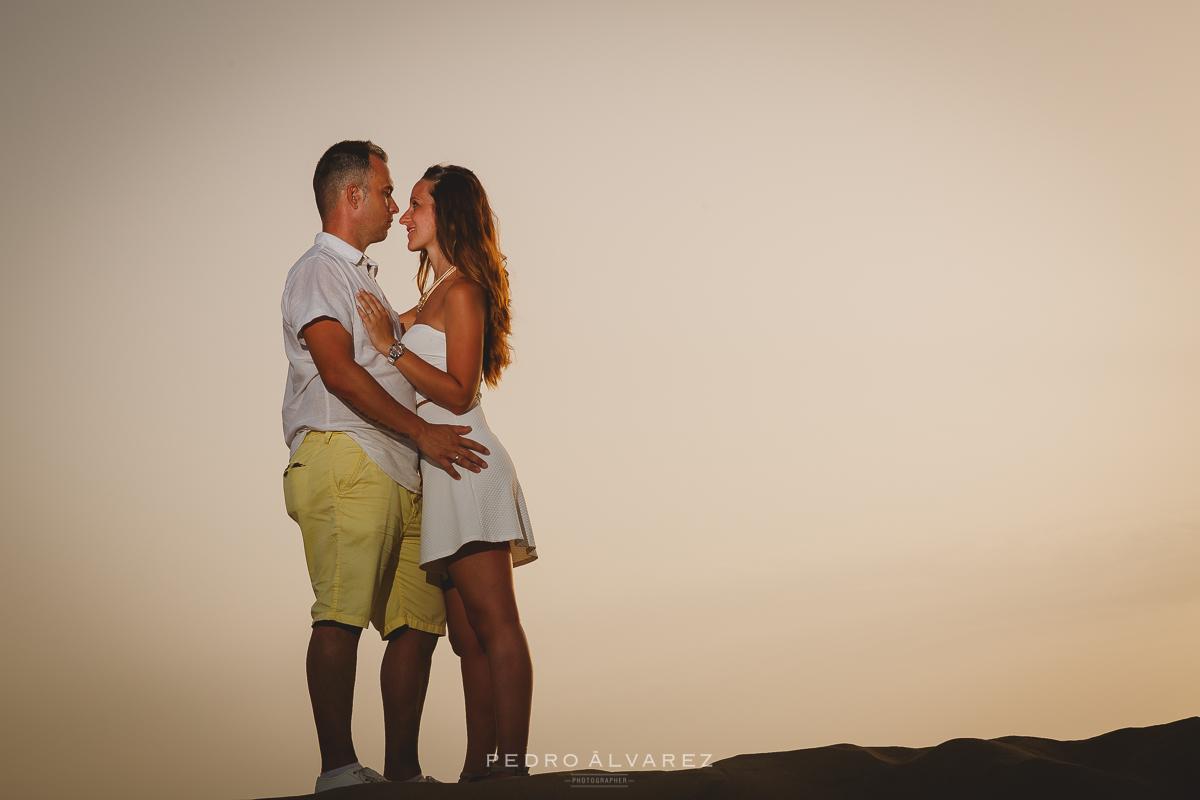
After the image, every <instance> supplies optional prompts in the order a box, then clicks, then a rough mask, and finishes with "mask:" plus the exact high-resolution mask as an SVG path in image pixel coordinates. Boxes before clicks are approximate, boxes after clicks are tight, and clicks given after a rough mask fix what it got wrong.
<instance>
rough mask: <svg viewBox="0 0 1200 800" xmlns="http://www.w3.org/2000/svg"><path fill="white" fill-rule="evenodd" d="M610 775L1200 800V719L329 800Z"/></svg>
mask: <svg viewBox="0 0 1200 800" xmlns="http://www.w3.org/2000/svg"><path fill="white" fill-rule="evenodd" d="M584 774H591V775H596V776H605V775H606V776H610V777H609V778H606V780H614V779H615V780H617V781H619V780H621V778H619V777H617V776H620V775H626V776H627V780H628V783H627V785H626V787H625V788H616V787H607V788H602V787H597V786H595V785H591V786H589V787H588V788H586V789H584V796H585V797H586V796H592V795H593V794H599V796H600V797H601V798H604V797H610V796H611V797H617V798H621V797H623V798H635V797H636V798H664V800H693V799H694V800H701V799H703V800H718V799H719V798H743V797H745V798H805V799H806V800H883V799H884V798H887V799H888V800H894V799H895V798H922V799H924V798H947V799H949V798H955V799H956V800H958V799H960V798H966V799H969V800H998V799H999V798H1013V799H1014V800H1017V799H1018V798H1019V799H1020V800H1041V799H1042V798H1045V799H1046V800H1050V798H1054V800H1069V799H1070V798H1081V799H1082V798H1087V800H1109V799H1110V798H1200V717H1191V718H1189V719H1184V720H1180V721H1178V722H1172V723H1169V724H1166V725H1155V726H1153V727H1149V728H1125V729H1123V730H1118V731H1113V732H1112V733H1106V734H1104V735H1103V736H1097V737H1095V738H1092V739H1084V740H1081V741H1067V742H1060V741H1056V740H1054V739H1039V738H1036V737H1032V736H1005V737H1003V738H1000V739H988V740H984V739H952V740H950V741H948V742H945V743H943V744H940V745H938V746H937V747H925V748H910V747H859V746H858V745H852V744H835V745H831V746H829V747H818V748H813V749H810V750H793V751H790V752H783V753H760V754H755V755H741V756H734V757H733V758H727V759H725V760H723V761H718V762H716V763H715V764H714V765H713V766H712V767H708V768H705V769H692V770H678V771H670V772H666V771H661V770H659V771H645V772H641V771H631V772H628V773H612V772H607V773H605V772H600V771H586V770H576V771H575V772H573V773H572V772H553V773H541V774H538V775H534V776H533V777H532V778H529V779H528V780H516V781H502V782H499V783H489V784H475V785H469V786H457V785H442V786H436V785H430V784H423V785H415V784H398V783H392V784H375V785H372V786H357V787H352V788H347V789H337V790H333V791H330V792H326V793H324V794H323V795H322V797H323V798H326V800H347V799H348V798H359V799H360V800H367V799H368V798H374V799H376V800H382V799H383V798H401V797H442V798H459V797H463V798H465V797H471V798H483V797H486V798H535V799H536V800H541V798H551V797H554V798H563V797H574V796H576V795H578V794H579V792H578V791H577V789H583V787H582V786H581V787H572V785H571V781H572V775H575V776H579V775H584Z"/></svg>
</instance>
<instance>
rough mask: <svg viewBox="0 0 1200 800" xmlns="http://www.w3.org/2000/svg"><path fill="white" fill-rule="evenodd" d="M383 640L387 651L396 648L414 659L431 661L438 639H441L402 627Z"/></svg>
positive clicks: (405, 626)
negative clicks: (386, 644) (385, 641)
mask: <svg viewBox="0 0 1200 800" xmlns="http://www.w3.org/2000/svg"><path fill="white" fill-rule="evenodd" d="M383 638H384V639H386V640H387V643H388V648H389V649H391V648H396V649H398V650H400V651H402V652H404V653H406V654H411V656H412V657H415V658H422V659H431V658H433V651H434V648H436V647H437V643H438V639H440V638H442V637H440V636H438V635H437V634H435V633H429V632H428V631H420V630H417V629H416V628H410V627H409V626H407V625H402V626H401V627H399V628H396V630H394V631H392V632H391V633H389V634H388V635H387V636H385V637H383Z"/></svg>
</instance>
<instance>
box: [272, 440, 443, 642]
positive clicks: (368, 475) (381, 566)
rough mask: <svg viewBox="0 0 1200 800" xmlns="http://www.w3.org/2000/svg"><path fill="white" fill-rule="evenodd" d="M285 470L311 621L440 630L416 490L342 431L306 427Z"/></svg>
mask: <svg viewBox="0 0 1200 800" xmlns="http://www.w3.org/2000/svg"><path fill="white" fill-rule="evenodd" d="M290 463H291V466H289V467H288V468H287V470H286V471H285V472H284V473H283V496H284V500H285V502H286V503H287V512H288V516H290V517H291V518H292V519H294V520H296V523H297V524H298V525H299V526H300V532H301V534H302V535H303V536H304V557H305V560H307V561H308V576H309V578H310V579H311V580H312V587H313V594H314V595H316V598H317V601H316V602H315V603H313V607H312V618H313V621H314V622H318V621H321V620H333V621H334V622H341V623H344V624H346V625H354V626H357V627H360V628H365V627H367V623H368V622H369V623H371V624H373V625H374V626H375V628H376V630H378V631H379V632H380V635H381V636H384V637H386V636H387V635H388V634H390V633H391V632H392V631H394V630H396V629H397V628H401V627H403V626H405V625H407V626H409V627H411V628H416V629H417V630H421V631H427V632H429V633H434V634H438V635H439V636H440V635H442V634H444V633H445V632H446V602H445V599H444V598H443V597H442V585H441V579H440V578H439V577H438V576H437V575H430V574H428V573H426V572H424V571H423V570H422V569H421V568H420V567H418V566H417V562H418V560H419V559H420V556H421V496H420V495H419V494H414V493H412V492H410V491H408V490H407V489H405V488H404V487H403V486H400V485H399V484H397V483H396V482H395V481H394V480H392V479H391V477H390V476H389V475H388V474H387V473H386V472H384V471H383V470H382V469H380V468H379V466H378V465H377V464H376V463H375V462H374V461H372V460H371V459H370V457H368V456H367V454H366V453H364V452H363V451H362V448H361V447H359V446H358V444H357V443H355V441H354V440H353V439H351V438H350V437H349V436H347V435H346V434H345V433H341V432H337V431H331V432H321V431H310V432H309V433H308V435H307V436H305V437H304V441H303V442H302V443H301V444H300V447H299V448H297V450H296V453H295V454H294V455H293V456H292V457H291V460H290Z"/></svg>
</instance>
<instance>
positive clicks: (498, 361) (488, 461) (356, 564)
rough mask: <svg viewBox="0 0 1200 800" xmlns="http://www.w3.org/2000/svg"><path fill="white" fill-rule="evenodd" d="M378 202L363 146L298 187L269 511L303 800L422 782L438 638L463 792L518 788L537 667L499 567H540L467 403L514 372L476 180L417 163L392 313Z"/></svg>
mask: <svg viewBox="0 0 1200 800" xmlns="http://www.w3.org/2000/svg"><path fill="white" fill-rule="evenodd" d="M393 190H394V185H393V183H392V178H391V173H390V172H389V170H388V165H387V154H386V153H385V152H384V151H383V150H382V149H381V148H380V147H379V146H377V145H375V144H374V143H372V142H369V141H367V142H362V141H346V142H340V143H338V144H336V145H334V146H333V147H331V148H329V150H327V151H326V152H325V154H324V155H323V156H322V157H321V159H320V161H319V162H318V163H317V169H316V174H315V175H314V177H313V191H314V192H315V194H316V201H317V209H318V211H319V212H320V215H321V228H322V231H321V233H319V234H318V235H317V238H316V242H315V244H314V245H313V247H312V248H311V249H310V250H309V251H308V252H307V253H305V254H304V255H303V256H301V258H300V260H299V261H297V262H296V265H295V266H294V267H292V269H291V271H290V272H289V273H288V276H287V282H286V285H285V288H284V292H283V302H282V310H283V333H284V349H285V350H286V352H287V356H288V361H289V364H290V366H289V370H288V382H287V388H286V391H285V396H284V404H283V427H284V436H285V438H286V441H287V443H288V445H289V447H290V448H291V453H290V456H289V458H288V467H287V470H286V471H285V472H284V479H283V484H284V497H285V500H286V503H287V511H288V514H289V515H290V516H291V517H292V519H294V520H295V521H296V522H297V524H299V526H300V531H301V533H302V536H303V539H304V554H305V559H306V561H307V562H308V572H309V577H310V579H311V581H312V587H313V593H314V595H315V596H316V602H315V603H314V604H313V606H312V619H313V623H312V637H311V639H310V641H309V647H308V658H307V673H308V691H309V696H310V699H311V700H312V708H313V716H314V718H315V721H316V727H317V740H318V744H319V746H320V750H321V774H320V777H318V779H317V785H316V791H323V790H325V789H331V788H334V787H337V786H347V785H351V784H355V783H371V782H375V781H382V780H389V781H433V779H432V778H431V777H427V776H425V775H423V774H422V771H421V767H420V762H419V760H418V755H417V735H418V731H419V729H420V723H421V710H422V707H423V705H424V702H425V690H426V687H427V686H428V681H429V669H430V663H431V658H432V655H433V650H434V647H435V646H436V645H437V640H438V637H440V636H442V635H445V634H446V633H447V626H448V627H449V637H450V644H451V647H452V648H453V649H454V652H455V653H456V654H457V655H458V656H459V658H460V659H461V668H462V680H463V692H464V695H465V701H466V717H467V753H466V757H465V760H464V765H463V773H462V775H461V776H460V781H467V780H488V779H491V780H496V779H503V778H510V777H515V776H519V775H526V774H528V770H527V769H526V768H525V766H524V764H525V752H526V749H527V747H528V739H529V716H530V707H531V703H532V697H533V667H532V663H531V660H530V655H529V645H528V643H527V642H526V640H525V633H524V631H523V630H522V628H521V622H520V617H519V615H518V613H517V603H516V596H515V593H514V589H513V580H512V570H513V568H514V567H516V566H520V565H521V564H525V563H528V562H530V561H533V560H534V559H535V558H537V553H536V551H535V549H534V541H533V531H532V529H531V527H530V524H529V515H528V512H527V511H526V509H525V500H524V497H523V496H522V494H521V487H520V484H518V483H517V477H516V472H515V470H514V469H513V465H512V462H511V461H510V460H509V458H508V454H507V453H506V452H505V451H504V448H503V446H501V444H500V442H499V441H498V440H497V439H496V438H495V436H494V435H493V434H492V432H491V431H490V430H489V429H488V426H487V422H486V420H485V419H484V416H483V411H482V409H481V408H480V404H479V385H480V382H481V381H486V382H487V383H488V385H489V386H494V385H496V383H497V382H498V381H499V379H500V373H501V371H502V370H503V369H504V368H505V367H506V366H507V365H508V363H509V361H510V348H509V344H508V335H509V330H510V324H509V320H510V317H509V291H508V272H507V269H506V267H505V260H504V256H503V255H502V254H501V252H500V249H499V246H498V243H497V236H496V223H495V218H494V216H493V214H492V210H491V207H490V205H489V204H488V199H487V194H486V193H485V192H484V190H483V186H482V185H481V184H480V183H479V180H478V179H477V178H476V177H475V175H474V173H472V172H471V171H470V170H467V169H464V168H462V167H455V166H446V165H443V166H435V167H431V168H430V169H429V170H427V171H426V172H425V174H424V176H423V177H422V178H421V180H419V181H417V183H416V185H415V186H414V187H413V189H412V195H411V197H410V198H409V199H408V201H407V202H406V207H407V210H406V211H405V212H404V214H403V215H402V216H401V217H400V222H401V224H403V225H404V226H405V227H406V228H407V229H408V249H409V250H410V251H412V252H418V253H420V267H419V272H418V286H419V287H420V288H421V290H422V293H421V299H420V302H419V303H418V304H417V305H416V307H414V308H412V309H410V310H408V311H407V312H405V313H403V314H396V312H395V311H394V310H393V309H392V308H391V306H390V305H388V302H387V298H386V297H385V296H384V293H383V291H382V290H381V289H380V288H379V286H378V284H377V283H376V282H375V275H376V272H377V270H378V266H377V265H376V264H375V262H374V261H372V260H371V259H369V258H368V257H367V256H366V254H365V251H366V249H367V247H368V246H369V245H371V244H374V243H375V242H380V241H383V239H384V238H386V237H387V235H388V229H389V228H390V227H391V225H392V221H393V218H394V217H395V215H397V214H399V213H400V208H399V206H398V204H397V203H396V201H395V200H394V199H393V197H392V195H393ZM468 437H469V438H468ZM368 624H373V625H374V626H375V628H376V629H377V630H378V631H379V633H380V635H381V636H382V637H383V639H384V640H385V641H387V647H386V650H385V653H384V657H383V665H382V668H381V670H380V685H381V690H382V696H383V710H384V726H385V734H386V750H385V756H384V770H383V775H380V774H379V773H377V772H375V771H374V770H372V769H369V768H367V767H364V766H363V765H362V764H361V763H359V761H358V756H357V755H356V753H355V751H354V743H353V739H352V737H351V732H350V730H351V729H350V722H351V712H352V708H353V699H354V679H355V672H356V664H357V654H358V640H359V636H360V635H361V633H362V630H363V628H365V627H367V625H368Z"/></svg>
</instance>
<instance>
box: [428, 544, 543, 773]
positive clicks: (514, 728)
mask: <svg viewBox="0 0 1200 800" xmlns="http://www.w3.org/2000/svg"><path fill="white" fill-rule="evenodd" d="M447 564H448V567H449V570H450V577H451V578H452V579H453V580H454V586H455V589H456V590H457V591H458V594H459V598H460V599H461V601H462V606H463V610H464V611H465V613H466V617H467V621H468V622H469V623H470V626H471V628H472V629H473V630H474V631H475V636H476V638H477V640H478V641H479V644H480V645H481V646H482V648H483V651H484V652H485V653H486V654H487V663H488V671H489V672H490V674H491V679H492V701H493V705H494V706H495V709H496V753H497V755H498V756H499V762H498V763H499V764H500V766H501V767H504V766H510V767H524V766H525V752H526V750H527V749H528V747H529V715H530V709H531V708H532V706H533V662H532V659H531V658H530V655H529V643H528V641H526V639H525V631H524V630H523V629H522V628H521V618H520V615H519V614H518V613H517V597H516V592H515V591H514V589H513V580H512V556H511V555H509V546H508V543H506V542H502V543H498V544H492V543H490V542H472V543H470V544H468V545H465V546H464V547H463V548H462V549H460V550H459V551H458V552H457V553H455V554H454V556H453V557H452V558H451V559H449V560H448V562H447Z"/></svg>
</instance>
